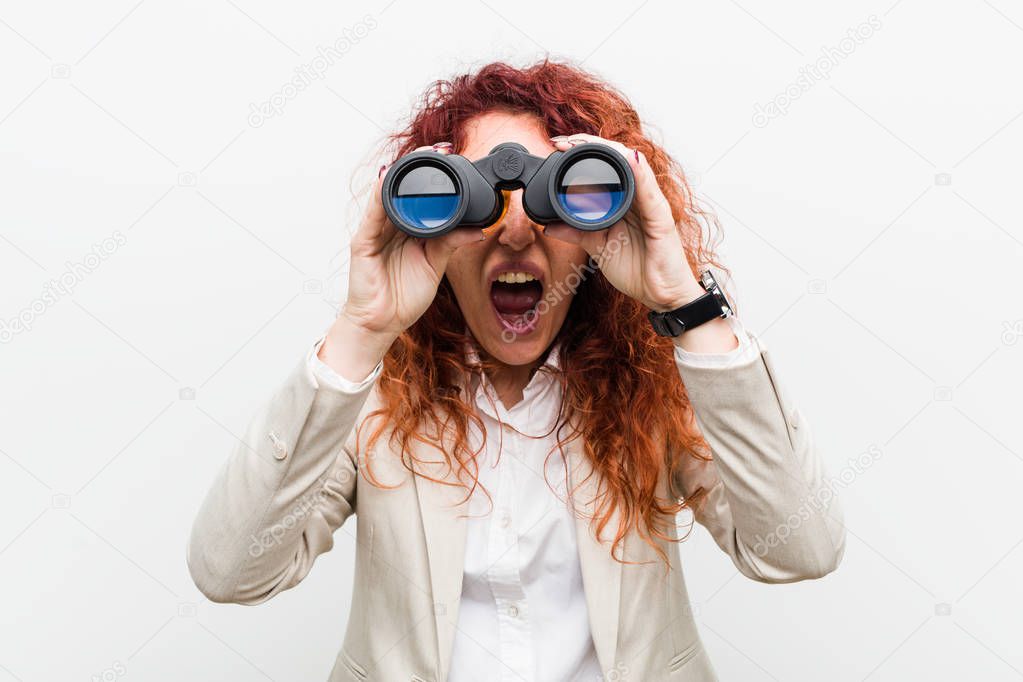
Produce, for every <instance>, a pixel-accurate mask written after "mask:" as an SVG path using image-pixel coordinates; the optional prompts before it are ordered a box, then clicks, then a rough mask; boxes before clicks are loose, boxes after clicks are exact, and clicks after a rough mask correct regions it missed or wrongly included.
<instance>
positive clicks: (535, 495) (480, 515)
mask: <svg viewBox="0 0 1023 682" xmlns="http://www.w3.org/2000/svg"><path fill="white" fill-rule="evenodd" d="M728 321H729V324H730V325H731V326H732V330H733V331H734V332H735V335H736V338H738V339H739V347H738V348H736V349H735V350H733V351H731V352H729V353H720V354H698V353H690V352H687V351H685V350H683V349H681V348H679V347H678V346H676V347H675V354H676V357H677V358H678V359H679V361H680V362H683V363H685V364H690V365H695V366H704V367H722V366H726V365H732V366H734V365H742V364H746V363H748V362H752V361H753V360H754V359H755V358H756V357H757V356H758V355H759V347H758V346H757V345H756V344H754V343H752V342H751V341H750V338H749V336H748V335H747V334H746V333H745V332H744V331H743V329H742V326H741V325H740V324H739V322H738V321H737V320H736V319H735V318H734V317H729V318H728ZM321 343H322V342H319V343H317V344H315V346H314V347H313V349H312V350H311V351H310V354H309V363H310V366H311V367H312V369H313V371H314V372H315V374H316V376H317V378H318V379H319V380H320V381H321V382H323V383H324V384H326V385H327V386H329V387H332V388H334V389H336V390H341V391H347V392H354V391H358V390H360V389H362V388H365V386H366V385H367V384H369V383H372V382H373V381H375V380H376V379H377V377H378V376H379V375H380V372H381V371H382V368H383V365H382V363H381V364H378V365H377V367H376V368H375V369H374V370H373V372H371V373H370V375H369V376H368V377H366V379H364V380H363V381H360V382H352V381H348V380H347V379H345V378H344V377H342V376H340V375H339V374H337V373H336V372H334V371H333V370H332V369H331V368H330V367H328V366H327V365H326V364H324V363H323V362H322V361H320V360H319V358H317V357H316V354H317V352H318V351H319V346H320V345H321ZM478 361H479V357H478V355H477V354H476V353H475V351H472V350H470V351H469V352H468V353H467V362H469V363H477V362H478ZM558 366H559V352H558V348H557V347H554V348H552V349H551V352H550V353H549V354H548V357H547V359H546V361H545V363H544V365H543V366H542V367H541V368H539V369H537V371H536V372H534V374H533V377H532V378H531V379H530V381H529V383H528V384H527V385H526V387H525V389H524V390H523V393H522V400H521V401H519V402H518V403H516V404H515V405H513V406H512V407H511V409H506V408H505V407H504V405H503V404H502V403H501V401H500V400H499V399H498V397H497V395H496V393H495V392H494V389H493V387H492V385H491V384H490V382H489V381H488V380H487V379H486V378H485V376H484V378H483V380H482V381H478V382H475V383H477V384H478V385H476V386H473V387H472V388H473V390H474V396H475V404H476V408H477V410H478V414H479V416H480V418H481V420H482V421H483V423H484V425H485V427H486V432H487V447H486V450H485V451H484V452H483V454H482V456H481V461H480V464H479V482H480V483H481V484H482V486H483V487H484V488H485V489H486V490H487V492H489V493H490V495H491V497H492V498H493V509H492V510H491V504H490V502H489V501H488V500H487V497H486V495H484V494H483V493H482V491H480V490H477V492H476V493H475V494H474V495H473V497H472V499H471V500H470V501H469V516H470V518H469V520H468V524H467V537H466V545H465V564H464V574H463V578H462V595H461V605H460V607H459V610H458V625H457V629H456V632H455V641H454V650H453V652H452V657H451V673H450V675H449V677H448V679H449V681H450V682H476V681H478V680H481V679H487V680H500V681H501V682H548V681H549V682H562V681H565V680H568V681H570V682H577V681H578V682H597V681H600V680H603V679H604V678H603V676H602V674H601V670H600V666H599V664H598V663H597V656H596V652H595V650H594V648H593V640H592V637H591V635H590V625H589V614H588V612H587V609H586V595H585V593H584V591H583V581H582V569H581V567H580V565H579V553H578V549H577V544H576V537H575V521H574V517H573V514H572V511H571V509H570V507H569V506H568V505H569V504H570V503H569V502H568V501H567V499H566V494H565V493H566V491H567V481H566V471H565V467H564V464H563V462H562V459H561V456H560V454H559V452H558V451H557V447H556V442H557V433H556V431H553V432H552V428H551V427H552V426H554V420H555V419H556V417H557V414H558V411H559V407H560V404H561V398H562V396H561V386H560V384H559V382H558V381H557V380H556V379H555V378H554V377H553V376H551V374H550V372H549V371H548V370H554V369H557V368H558ZM516 431H518V432H521V433H517V432H516ZM549 432H550V433H549ZM544 434H547V435H546V436H544ZM474 436H475V437H477V438H478V437H479V434H478V433H475V432H474ZM530 436H536V437H530ZM470 445H471V446H472V447H473V448H475V447H478V445H479V441H478V440H477V441H475V442H473V443H471V444H470ZM552 448H554V452H553V454H551V456H550V457H548V453H549V452H550V451H551V449H552ZM545 461H546V480H545V477H544V474H545V472H544V467H545ZM552 488H553V490H552Z"/></svg>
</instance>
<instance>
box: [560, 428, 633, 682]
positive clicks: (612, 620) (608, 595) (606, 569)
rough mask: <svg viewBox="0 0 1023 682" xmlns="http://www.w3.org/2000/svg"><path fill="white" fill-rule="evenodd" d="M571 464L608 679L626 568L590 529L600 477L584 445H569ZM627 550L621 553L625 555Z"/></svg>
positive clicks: (586, 582) (591, 604) (597, 645)
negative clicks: (589, 459)
mask: <svg viewBox="0 0 1023 682" xmlns="http://www.w3.org/2000/svg"><path fill="white" fill-rule="evenodd" d="M565 455H566V457H567V458H568V460H569V472H570V473H569V481H570V486H571V490H572V497H571V499H572V503H573V506H574V509H575V527H576V543H577V544H578V546H579V563H580V565H581V567H582V574H583V588H584V590H585V592H586V608H587V610H588V611H589V617H590V634H591V635H592V637H593V646H594V649H596V652H597V660H598V661H599V663H600V667H601V669H602V670H603V671H604V673H605V675H607V674H608V673H609V672H610V671H611V670H613V669H614V667H615V662H616V660H615V659H616V658H617V655H618V616H619V607H620V601H621V592H622V564H621V563H620V562H618V561H615V560H614V559H613V558H612V557H611V542H610V540H608V541H606V542H599V541H598V540H597V538H596V536H595V535H594V531H593V529H592V528H591V527H590V521H591V519H592V518H593V514H594V504H593V503H594V500H595V499H596V497H597V494H598V492H599V487H600V483H599V479H598V476H597V474H595V473H594V474H593V475H592V476H591V475H589V474H590V473H591V472H592V471H593V469H592V467H591V466H590V463H589V461H588V460H587V459H586V456H585V454H584V453H583V451H582V445H581V441H580V440H579V439H576V440H573V441H572V442H571V443H569V444H567V445H565ZM618 518H619V517H618V511H617V510H615V513H614V515H612V517H611V519H610V521H609V522H608V524H607V526H606V527H605V528H604V536H605V537H607V536H608V535H609V534H610V535H611V536H612V538H613V535H614V533H615V531H616V530H617V528H618ZM623 550H624V547H621V548H620V549H619V552H622V551H623Z"/></svg>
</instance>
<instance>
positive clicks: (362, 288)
mask: <svg viewBox="0 0 1023 682" xmlns="http://www.w3.org/2000/svg"><path fill="white" fill-rule="evenodd" d="M430 149H433V150H435V151H436V152H437V153H440V154H447V153H449V152H450V149H451V147H450V145H445V144H444V143H441V144H438V145H435V146H433V147H420V148H418V149H416V150H415V151H423V150H430ZM385 169H386V167H384V168H381V169H380V173H379V174H378V177H377V180H376V182H375V183H374V186H373V190H372V193H371V196H370V203H369V206H368V208H367V209H366V212H365V214H364V215H363V218H362V223H361V224H360V225H359V229H358V230H357V231H356V233H355V235H354V236H353V237H352V241H351V260H350V263H349V276H348V298H347V300H346V301H345V304H344V307H343V308H342V310H341V313H340V314H339V316H338V318H337V320H336V321H335V323H334V325H333V326H332V327H331V329H330V331H329V332H328V333H327V339H326V341H325V342H324V344H323V346H322V347H321V348H320V353H319V357H320V359H321V360H323V361H324V362H325V363H327V365H328V366H330V367H331V368H332V369H334V371H336V372H338V373H339V374H341V376H343V377H345V378H346V379H349V380H351V381H359V380H361V379H363V378H365V377H366V376H367V375H368V374H369V373H370V371H371V370H372V369H373V368H374V367H375V366H376V365H377V363H378V362H379V361H380V359H381V358H382V357H383V356H384V354H385V353H386V352H387V349H388V348H390V346H391V344H392V343H393V342H394V340H395V339H396V338H398V335H400V334H401V333H402V332H403V331H405V330H406V329H408V328H409V327H410V326H412V324H413V323H415V321H416V320H418V319H419V317H420V316H421V315H422V314H423V313H424V312H426V309H427V308H429V307H430V304H431V303H432V302H433V299H434V297H435V296H436V294H437V287H438V286H439V285H440V281H441V278H442V277H443V276H444V271H445V269H446V268H447V264H448V259H449V258H450V257H451V254H452V253H454V252H455V249H457V248H459V247H460V246H464V245H465V244H470V243H476V242H479V241H481V240H482V239H483V238H484V235H483V231H482V230H480V229H479V228H474V227H460V228H455V229H454V230H452V231H451V232H448V233H447V234H445V235H443V236H441V237H431V238H429V239H421V238H416V237H412V236H410V235H408V234H406V233H404V232H402V231H401V230H399V229H398V228H396V227H395V226H394V223H392V222H391V221H390V219H389V218H388V217H387V214H386V213H385V212H384V206H383V202H382V201H381V197H380V192H381V186H382V184H383V177H384V174H385V173H384V171H385Z"/></svg>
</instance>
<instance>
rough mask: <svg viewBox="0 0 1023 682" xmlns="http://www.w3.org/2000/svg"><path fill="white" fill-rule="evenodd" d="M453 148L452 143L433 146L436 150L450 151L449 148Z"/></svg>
mask: <svg viewBox="0 0 1023 682" xmlns="http://www.w3.org/2000/svg"><path fill="white" fill-rule="evenodd" d="M453 146H454V145H452V144H451V143H450V142H438V143H437V144H435V145H433V148H434V149H449V148H451V147H453Z"/></svg>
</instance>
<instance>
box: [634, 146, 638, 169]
mask: <svg viewBox="0 0 1023 682" xmlns="http://www.w3.org/2000/svg"><path fill="white" fill-rule="evenodd" d="M633 151H635V152H636V165H637V166H638V165H639V150H638V149H634V150H633Z"/></svg>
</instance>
